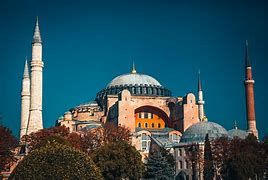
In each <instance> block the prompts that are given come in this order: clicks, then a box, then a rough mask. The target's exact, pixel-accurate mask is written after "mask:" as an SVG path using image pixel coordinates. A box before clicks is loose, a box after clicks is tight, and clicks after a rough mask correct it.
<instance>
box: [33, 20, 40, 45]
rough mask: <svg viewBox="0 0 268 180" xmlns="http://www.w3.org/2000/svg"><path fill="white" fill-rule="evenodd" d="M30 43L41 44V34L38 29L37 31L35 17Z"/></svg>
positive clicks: (37, 23)
mask: <svg viewBox="0 0 268 180" xmlns="http://www.w3.org/2000/svg"><path fill="white" fill-rule="evenodd" d="M32 43H42V39H41V33H40V29H39V22H38V16H37V17H36V23H35V29H34V35H33V41H32Z"/></svg>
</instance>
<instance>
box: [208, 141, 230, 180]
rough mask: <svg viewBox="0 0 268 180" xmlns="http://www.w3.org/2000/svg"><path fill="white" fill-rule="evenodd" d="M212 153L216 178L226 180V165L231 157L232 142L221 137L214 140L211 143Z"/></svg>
mask: <svg viewBox="0 0 268 180" xmlns="http://www.w3.org/2000/svg"><path fill="white" fill-rule="evenodd" d="M211 151H212V158H213V163H214V167H215V169H214V170H215V173H216V177H217V178H219V179H225V177H224V176H225V175H226V173H225V172H226V168H227V167H226V165H227V161H228V158H229V156H230V153H229V152H230V140H229V139H228V138H227V137H220V138H217V139H215V140H213V141H212V142H211Z"/></svg>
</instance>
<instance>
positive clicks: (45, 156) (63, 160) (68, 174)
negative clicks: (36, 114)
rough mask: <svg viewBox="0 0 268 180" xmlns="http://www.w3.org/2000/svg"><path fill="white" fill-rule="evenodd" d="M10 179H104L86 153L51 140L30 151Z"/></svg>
mask: <svg viewBox="0 0 268 180" xmlns="http://www.w3.org/2000/svg"><path fill="white" fill-rule="evenodd" d="M10 179H16V180H17V179H18V180H20V179H41V180H42V179H44V180H45V179H52V180H53V179H92V180H93V179H96V180H99V179H102V176H101V174H100V171H99V169H98V168H97V166H96V165H95V164H94V162H93V161H92V160H91V158H90V157H89V156H88V155H86V154H85V153H83V152H81V151H79V150H77V149H75V148H73V147H70V146H66V145H63V144H59V143H57V142H50V143H49V144H47V145H46V146H45V147H41V148H39V149H36V150H34V151H32V152H31V153H29V155H27V156H26V157H25V158H24V159H23V160H22V161H21V162H19V164H18V165H17V167H16V168H15V169H14V171H13V172H12V174H11V176H10Z"/></svg>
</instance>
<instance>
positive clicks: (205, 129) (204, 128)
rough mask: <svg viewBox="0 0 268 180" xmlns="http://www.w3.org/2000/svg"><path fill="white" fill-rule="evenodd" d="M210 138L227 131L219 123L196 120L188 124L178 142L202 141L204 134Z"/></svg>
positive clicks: (225, 134)
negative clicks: (194, 122) (190, 124)
mask: <svg viewBox="0 0 268 180" xmlns="http://www.w3.org/2000/svg"><path fill="white" fill-rule="evenodd" d="M207 134H208V136H209V138H210V139H215V138H219V137H222V136H226V137H227V135H228V133H227V131H226V130H225V129H224V127H222V126H221V125H219V124H217V123H214V122H208V121H203V122H198V123H196V124H193V125H192V126H190V127H189V128H188V129H187V130H186V131H185V132H184V133H183V135H182V138H181V141H180V142H204V141H205V138H206V135H207Z"/></svg>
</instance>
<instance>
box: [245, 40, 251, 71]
mask: <svg viewBox="0 0 268 180" xmlns="http://www.w3.org/2000/svg"><path fill="white" fill-rule="evenodd" d="M245 56H246V57H245V65H246V67H251V64H250V59H249V53H248V40H246V55H245Z"/></svg>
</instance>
